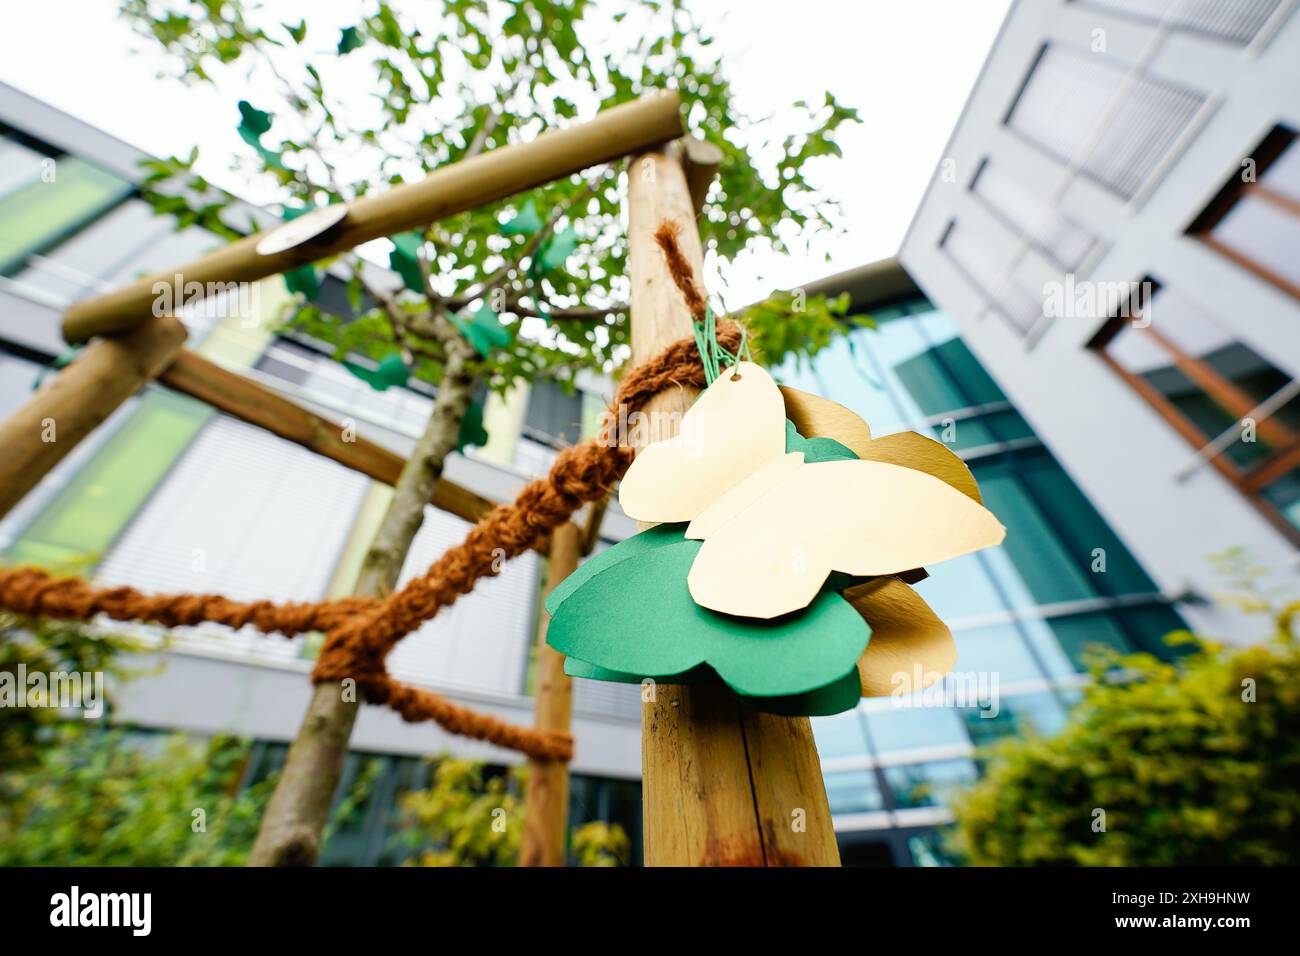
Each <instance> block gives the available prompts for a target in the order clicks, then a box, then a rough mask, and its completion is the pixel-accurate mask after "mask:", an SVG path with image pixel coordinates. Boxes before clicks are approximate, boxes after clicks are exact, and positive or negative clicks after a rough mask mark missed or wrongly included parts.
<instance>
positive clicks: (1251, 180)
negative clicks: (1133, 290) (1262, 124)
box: [1188, 126, 1300, 298]
mask: <svg viewBox="0 0 1300 956" xmlns="http://www.w3.org/2000/svg"><path fill="white" fill-rule="evenodd" d="M1249 157H1250V159H1251V160H1252V161H1253V162H1254V163H1255V166H1254V167H1253V169H1252V170H1251V171H1253V172H1254V173H1255V175H1253V176H1251V175H1246V174H1245V171H1243V172H1242V173H1241V174H1237V175H1234V176H1233V177H1232V178H1231V179H1229V180H1228V182H1227V184H1226V185H1225V186H1224V187H1223V189H1221V190H1220V191H1219V194H1218V195H1217V196H1215V197H1214V199H1213V200H1211V201H1210V204H1209V205H1208V206H1207V207H1206V208H1205V210H1204V211H1203V212H1202V213H1201V215H1200V216H1198V217H1197V218H1196V221H1195V222H1193V223H1192V225H1191V226H1190V227H1189V228H1188V232H1189V233H1190V234H1191V235H1194V236H1196V237H1198V238H1199V239H1200V240H1201V241H1202V242H1204V243H1206V244H1207V245H1208V246H1210V247H1211V248H1213V249H1215V250H1217V251H1218V252H1220V253H1222V254H1223V255H1225V256H1226V257H1228V258H1229V259H1231V260H1232V261H1234V262H1236V263H1237V264H1238V265H1240V266H1242V267H1244V268H1246V269H1249V270H1250V271H1251V272H1253V273H1255V274H1256V275H1257V276H1260V277H1261V278H1263V279H1265V280H1266V281H1268V282H1271V283H1272V284H1273V285H1276V286H1277V287H1278V288H1280V289H1282V290H1283V291H1284V292H1289V293H1290V294H1291V295H1293V296H1296V297H1297V298H1300V261H1297V257H1296V255H1295V250H1296V248H1297V246H1298V245H1300V211H1298V209H1297V204H1298V202H1300V200H1298V199H1297V197H1300V147H1297V146H1296V134H1295V131H1294V130H1292V129H1289V128H1288V127H1285V126H1277V127H1275V128H1274V129H1273V130H1272V131H1271V132H1270V133H1269V134H1268V135H1267V136H1266V137H1264V140H1263V142H1261V143H1260V144H1259V145H1258V146H1256V147H1255V149H1254V150H1252V151H1251V153H1250V154H1249Z"/></svg>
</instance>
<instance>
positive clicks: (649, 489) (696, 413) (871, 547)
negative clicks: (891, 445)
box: [619, 362, 1006, 619]
mask: <svg viewBox="0 0 1300 956" xmlns="http://www.w3.org/2000/svg"><path fill="white" fill-rule="evenodd" d="M795 394H798V395H801V396H802V397H803V398H805V399H807V398H811V396H806V395H803V393H795ZM816 401H824V400H816ZM825 404H826V405H831V406H833V403H829V402H826V403H825ZM833 407H835V408H839V409H840V411H841V412H843V413H844V414H845V415H847V416H851V417H852V418H853V419H855V420H856V421H857V425H858V426H859V427H860V429H861V430H863V431H864V432H865V431H866V425H865V423H863V422H862V421H861V420H860V419H857V417H856V416H853V415H852V413H851V412H848V410H847V409H843V408H842V407H840V406H833ZM786 416H787V411H786V404H785V401H784V400H783V398H782V390H781V389H779V388H778V387H777V385H776V383H775V382H774V381H773V380H772V377H771V376H770V375H769V374H768V373H767V372H766V371H764V370H763V369H762V368H761V367H760V366H758V365H756V364H754V363H752V362H740V363H738V364H737V365H735V366H733V367H732V368H729V369H727V370H725V371H724V372H722V374H721V375H719V376H718V378H717V379H716V380H715V381H714V382H713V384H712V385H710V386H709V387H708V388H707V389H705V391H704V393H703V394H702V395H700V397H699V398H698V399H697V400H696V402H695V404H694V405H693V406H692V407H691V408H690V410H689V411H687V412H686V414H685V416H684V417H683V419H682V422H681V428H680V430H679V432H678V434H677V435H676V436H675V437H673V438H670V439H667V440H665V441H660V442H656V443H654V444H652V445H649V446H648V447H646V448H645V449H643V450H642V451H641V452H640V453H639V454H638V455H637V457H636V459H635V460H634V461H633V463H632V466H631V468H629V469H628V471H627V474H626V475H625V476H624V477H623V481H622V484H621V485H620V488H619V505H620V506H621V507H622V509H623V511H624V512H625V513H626V514H627V515H628V516H629V517H631V518H634V519H636V520H638V521H644V522H652V523H659V522H682V521H687V522H690V524H689V525H688V526H687V529H686V537H687V538H693V539H698V540H703V541H704V544H703V546H702V547H701V548H700V552H699V554H698V555H696V557H695V561H694V562H693V564H692V565H691V571H690V575H689V577H688V581H687V583H688V586H689V588H690V593H691V597H692V598H693V599H694V601H695V603H696V604H698V605H700V606H701V607H705V608H709V609H711V610H714V611H719V612H721V613H724V614H732V615H737V616H741V617H752V618H763V619H770V618H774V617H779V616H780V615H783V614H789V613H791V612H794V611H798V610H801V609H802V608H805V607H807V606H808V604H809V603H810V602H811V601H812V599H813V598H814V597H815V596H816V594H817V592H818V591H819V590H820V589H821V587H822V585H823V584H824V583H825V581H826V578H827V577H828V576H829V575H830V574H831V572H833V571H840V572H843V573H845V574H849V575H853V576H855V577H875V576H880V575H891V574H899V573H902V572H905V571H910V570H913V569H916V568H921V567H923V566H924V565H927V564H933V563H935V562H938V561H946V560H948V559H949V558H955V557H958V556H960V555H963V554H967V553H969V552H971V551H977V550H979V549H980V548H986V547H991V546H993V545H996V544H999V543H1000V542H1001V541H1002V539H1003V538H1004V537H1005V535H1006V529H1005V528H1003V526H1002V525H1001V524H1000V523H999V522H998V520H997V519H996V518H995V517H994V516H993V514H992V513H991V512H990V511H989V510H988V509H986V508H985V507H984V506H983V505H982V504H980V503H979V501H978V500H977V498H976V497H972V496H971V495H968V494H964V493H963V492H962V491H959V490H957V489H956V488H954V487H953V486H952V485H950V484H948V483H946V482H945V481H943V480H941V479H940V478H937V477H935V476H934V475H932V474H927V473H926V472H924V471H918V470H916V469H915V468H911V467H904V466H903V465H901V464H890V463H887V462H884V461H873V460H863V457H862V456H863V452H862V451H861V450H860V447H855V448H854V449H853V450H854V451H855V452H856V453H857V454H858V455H859V456H860V457H859V459H858V460H842V461H820V462H805V461H804V454H803V453H802V452H791V453H786V450H785V447H786ZM796 424H797V422H796ZM866 434H867V437H868V440H869V432H866ZM806 437H807V436H806ZM917 437H918V438H919V436H917ZM888 440H889V439H888V438H886V439H881V440H879V441H880V442H887V441H888ZM920 440H921V441H928V440H926V439H920ZM967 477H969V476H968V475H967ZM971 486H972V488H973V482H972V483H971ZM975 494H976V495H977V494H978V492H976V493H975Z"/></svg>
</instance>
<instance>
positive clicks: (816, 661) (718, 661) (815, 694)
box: [546, 422, 871, 716]
mask: <svg viewBox="0 0 1300 956" xmlns="http://www.w3.org/2000/svg"><path fill="white" fill-rule="evenodd" d="M786 451H787V452H792V451H798V452H803V454H804V456H805V461H809V462H813V461H834V460H836V459H846V458H855V457H857V456H856V455H854V454H853V452H852V451H850V450H849V449H848V448H847V447H846V446H844V445H842V444H841V443H839V442H838V441H835V440H834V439H830V438H804V437H803V436H802V435H800V434H799V433H798V431H797V430H796V429H795V427H794V425H793V424H792V423H790V422H787V423H786ZM685 530H686V525H685V524H665V525H659V526H657V527H655V528H650V529H648V530H646V531H643V532H641V533H640V534H636V535H633V536H632V537H630V538H627V539H626V540H624V541H622V542H620V543H619V544H617V545H615V546H614V547H612V548H609V549H607V550H605V551H602V552H601V553H600V554H597V555H595V556H594V557H592V558H590V559H588V560H587V561H586V562H584V563H583V564H582V565H581V566H580V567H579V568H578V569H577V570H576V571H574V572H573V573H572V574H570V575H569V576H568V577H567V578H566V579H565V580H564V581H563V582H561V583H560V585H559V586H558V587H556V588H555V590H554V591H552V592H551V595H550V597H549V598H548V599H547V601H546V609H547V611H549V612H550V614H551V622H550V625H549V626H548V629H547V643H549V644H550V645H551V646H552V647H554V648H555V649H556V650H558V651H560V652H561V653H563V654H565V655H566V656H567V658H568V659H567V660H566V661H565V672H566V673H568V674H570V675H571V676H574V677H587V678H591V679H595V680H609V681H617V682H626V683H639V682H640V681H641V680H643V679H644V678H646V677H651V678H654V679H655V680H657V681H660V682H662V683H695V682H697V681H703V680H710V679H713V675H714V674H716V675H717V676H718V677H720V678H721V679H722V680H723V681H724V682H725V683H726V684H727V686H728V687H730V688H731V689H732V691H734V692H735V693H736V694H737V695H738V696H739V697H740V698H741V699H742V700H743V701H744V702H745V703H746V704H748V705H750V706H752V707H754V708H755V709H757V710H762V711H766V712H769V713H775V714H781V715H784V716H794V715H806V716H815V715H825V714H837V713H841V712H843V711H845V710H849V709H851V708H852V707H854V706H855V705H856V704H857V702H858V700H859V698H860V697H861V684H860V681H859V678H858V669H857V662H858V658H859V657H861V656H862V652H863V651H864V650H865V648H866V645H867V641H868V639H869V638H870V636H871V629H870V627H869V626H868V625H867V623H866V621H864V620H863V618H862V616H861V614H859V613H858V611H857V610H856V609H855V608H854V607H853V606H852V605H851V604H850V603H849V602H848V601H846V600H845V599H844V598H843V597H842V596H841V595H840V594H839V591H840V590H841V589H843V588H844V587H845V586H846V585H847V584H848V583H849V581H850V579H848V578H847V577H845V576H844V575H832V576H831V577H830V578H829V579H828V580H827V583H826V586H825V587H823V589H822V591H821V592H820V593H819V594H818V595H817V597H816V598H815V599H814V600H813V602H812V603H811V604H810V605H809V606H808V607H807V608H806V609H804V610H802V611H799V612H798V613H795V614H789V615H785V616H784V617H780V618H776V619H773V620H770V621H764V620H758V619H755V618H738V617H732V616H730V615H727V614H719V613H717V612H715V611H711V610H708V609H707V608H703V607H700V606H699V605H698V604H696V603H695V601H694V600H693V599H692V598H691V595H690V590H689V588H688V586H687V583H686V579H687V575H688V574H689V572H690V568H691V564H692V562H693V561H694V560H695V555H696V554H697V553H698V551H699V549H700V548H701V547H702V542H700V541H694V540H687V539H686V538H685Z"/></svg>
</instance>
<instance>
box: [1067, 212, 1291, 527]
mask: <svg viewBox="0 0 1300 956" xmlns="http://www.w3.org/2000/svg"><path fill="white" fill-rule="evenodd" d="M1297 221H1300V220H1297ZM1143 284H1144V285H1147V286H1149V285H1151V284H1152V283H1151V282H1150V280H1147V281H1146V282H1144V283H1143ZM1141 316H1142V317H1145V318H1147V319H1148V320H1149V324H1147V325H1146V326H1145V327H1143V326H1141V325H1139V324H1136V323H1134V322H1132V321H1131V320H1130V319H1127V318H1123V317H1116V318H1115V319H1113V320H1112V321H1111V322H1110V323H1108V324H1107V326H1106V327H1105V328H1104V329H1103V330H1102V332H1101V333H1100V334H1099V335H1098V336H1097V338H1096V339H1094V341H1093V343H1092V347H1093V348H1095V349H1096V350H1097V351H1098V352H1099V353H1100V354H1101V355H1102V357H1103V358H1104V359H1105V360H1106V362H1107V363H1108V364H1109V365H1110V366H1111V367H1112V368H1113V369H1115V370H1116V371H1117V372H1118V373H1119V374H1120V375H1121V376H1122V377H1123V378H1124V379H1125V380H1126V381H1127V382H1128V383H1129V384H1130V385H1131V386H1132V387H1133V388H1134V390H1135V391H1137V393H1138V394H1139V395H1141V396H1142V397H1143V398H1144V399H1145V400H1146V401H1147V402H1149V403H1150V404H1151V405H1152V406H1154V407H1155V409H1156V410H1157V411H1158V412H1159V413H1160V414H1161V415H1162V416H1163V417H1164V418H1165V419H1166V420H1167V421H1168V422H1169V423H1170V425H1171V426H1172V427H1173V428H1174V429H1175V430H1176V431H1177V432H1178V433H1179V434H1181V435H1182V436H1183V437H1184V438H1185V439H1187V440H1188V441H1189V442H1190V443H1191V444H1192V445H1194V446H1195V447H1196V448H1197V449H1198V450H1199V449H1202V448H1205V447H1206V446H1207V445H1209V444H1210V443H1211V442H1215V441H1216V440H1219V441H1220V442H1222V441H1224V440H1227V443H1226V444H1222V445H1219V446H1216V448H1217V449H1218V450H1217V451H1216V449H1213V448H1212V449H1207V453H1208V454H1209V455H1210V461H1211V462H1212V464H1213V465H1214V467H1216V468H1217V469H1218V470H1219V471H1220V472H1221V473H1222V474H1223V475H1225V476H1226V477H1227V478H1228V479H1229V480H1230V481H1232V482H1233V483H1234V484H1235V485H1237V487H1238V488H1239V490H1241V491H1242V493H1243V494H1245V495H1246V496H1247V497H1248V498H1250V499H1251V500H1252V501H1254V502H1255V503H1256V504H1258V505H1259V506H1260V507H1261V508H1262V509H1264V511H1265V513H1266V514H1268V515H1269V516H1270V517H1272V518H1273V519H1274V520H1275V523H1277V524H1278V525H1279V527H1281V528H1283V529H1284V530H1285V531H1287V532H1288V533H1290V534H1291V535H1292V537H1293V538H1294V539H1295V540H1297V541H1300V534H1297V533H1295V532H1296V531H1297V529H1300V525H1298V524H1297V522H1296V514H1295V508H1294V503H1295V497H1294V485H1293V480H1292V479H1290V478H1289V477H1288V476H1289V474H1290V473H1291V472H1293V471H1294V470H1295V468H1296V466H1297V464H1300V396H1297V397H1292V398H1289V399H1288V398H1287V395H1288V394H1289V393H1290V390H1291V389H1293V388H1294V380H1293V379H1292V378H1291V376H1290V375H1288V374H1287V373H1286V372H1284V371H1282V370H1281V369H1279V368H1278V367H1277V366H1275V365H1274V364H1273V363H1272V362H1270V361H1269V360H1268V359H1267V358H1265V357H1264V356H1263V355H1261V354H1260V353H1259V352H1257V351H1256V350H1255V349H1254V348H1253V347H1251V346H1250V345H1248V344H1247V343H1245V342H1243V341H1240V340H1239V339H1238V338H1237V336H1236V334H1235V333H1233V332H1232V331H1231V329H1230V328H1229V327H1228V326H1227V325H1226V324H1225V323H1223V322H1222V321H1220V320H1219V319H1218V318H1217V317H1212V316H1210V315H1208V314H1207V313H1205V312H1204V311H1203V310H1201V309H1200V308H1199V307H1197V306H1196V305H1195V304H1194V303H1192V302H1191V301H1189V300H1188V299H1187V298H1186V297H1184V296H1181V295H1178V294H1176V293H1174V292H1173V291H1171V290H1169V289H1167V288H1164V287H1162V286H1156V287H1155V292H1154V294H1153V295H1152V296H1151V297H1150V304H1149V306H1147V307H1146V309H1144V311H1143V312H1142V313H1141ZM1261 406H1264V411H1263V412H1261V411H1260V407H1261ZM1247 420H1249V421H1250V422H1251V423H1252V425H1253V427H1250V428H1246V427H1243V425H1244V424H1245V423H1246V421H1247ZM1228 439H1230V440H1228Z"/></svg>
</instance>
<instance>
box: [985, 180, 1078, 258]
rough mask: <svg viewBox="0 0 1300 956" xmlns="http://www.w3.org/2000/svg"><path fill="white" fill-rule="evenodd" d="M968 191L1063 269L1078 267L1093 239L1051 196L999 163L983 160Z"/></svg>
mask: <svg viewBox="0 0 1300 956" xmlns="http://www.w3.org/2000/svg"><path fill="white" fill-rule="evenodd" d="M971 191H972V192H974V193H975V194H976V195H977V196H979V197H980V198H981V199H983V200H984V201H985V202H986V203H987V204H988V205H989V207H990V208H992V209H993V211H994V212H995V213H997V214H998V215H999V216H1001V217H1002V218H1003V219H1005V220H1006V221H1007V222H1008V223H1009V224H1010V225H1011V226H1012V227H1013V228H1014V229H1015V230H1016V231H1017V232H1023V233H1024V234H1025V236H1026V238H1027V239H1028V240H1029V241H1031V242H1032V243H1034V244H1035V245H1036V246H1038V247H1039V248H1040V249H1042V250H1043V251H1044V252H1046V253H1047V255H1048V256H1049V257H1050V258H1051V259H1052V260H1053V261H1054V262H1055V263H1056V264H1057V265H1059V266H1060V267H1061V268H1063V269H1067V270H1072V269H1075V268H1077V267H1078V266H1079V263H1081V262H1082V261H1083V258H1084V256H1086V255H1087V254H1088V252H1089V250H1091V249H1092V246H1093V243H1095V242H1096V236H1094V235H1093V234H1092V233H1090V232H1089V231H1088V230H1086V229H1084V228H1083V227H1082V226H1080V225H1079V224H1078V223H1077V222H1075V221H1074V220H1072V219H1070V218H1069V217H1068V216H1066V215H1065V214H1064V213H1062V212H1061V211H1060V210H1059V209H1057V208H1056V207H1055V201H1054V200H1053V199H1052V198H1051V197H1050V196H1045V195H1041V194H1039V193H1036V192H1034V191H1032V190H1030V189H1029V188H1028V187H1026V186H1025V184H1024V180H1023V179H1021V178H1020V177H1018V176H1016V175H1014V174H1012V173H1010V172H1007V171H1006V170H1005V169H1003V167H1002V166H1000V165H997V164H994V163H992V162H988V161H986V162H985V163H984V165H983V166H982V167H981V169H980V172H979V175H978V176H977V177H976V179H975V182H974V183H972V184H971Z"/></svg>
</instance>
